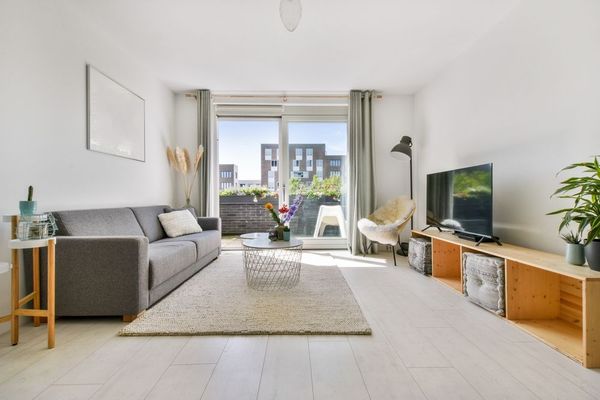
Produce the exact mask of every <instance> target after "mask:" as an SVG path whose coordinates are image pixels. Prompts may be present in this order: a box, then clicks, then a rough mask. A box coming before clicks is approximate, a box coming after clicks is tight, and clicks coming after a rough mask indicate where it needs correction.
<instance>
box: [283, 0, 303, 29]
mask: <svg viewBox="0 0 600 400" xmlns="http://www.w3.org/2000/svg"><path fill="white" fill-rule="evenodd" d="M279 15H280V16H281V22H283V25H284V26H285V29H287V30H288V31H290V32H294V31H295V30H296V28H297V27H298V24H299V23H300V18H302V4H300V0H281V2H280V3H279Z"/></svg>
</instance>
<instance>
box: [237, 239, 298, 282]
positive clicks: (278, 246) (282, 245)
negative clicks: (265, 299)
mask: <svg viewBox="0 0 600 400" xmlns="http://www.w3.org/2000/svg"><path fill="white" fill-rule="evenodd" d="M250 235H255V236H250ZM243 236H246V238H244V237H243ZM242 239H244V240H243V241H242V248H243V254H244V269H245V271H246V282H247V283H248V286H249V287H251V288H252V289H256V290H280V289H290V288H292V287H294V286H296V285H297V284H298V282H299V281H300V267H301V265H302V246H303V244H304V243H303V242H302V240H298V239H291V240H289V241H284V240H278V241H275V242H274V241H271V240H269V238H268V235H267V234H246V235H242Z"/></svg>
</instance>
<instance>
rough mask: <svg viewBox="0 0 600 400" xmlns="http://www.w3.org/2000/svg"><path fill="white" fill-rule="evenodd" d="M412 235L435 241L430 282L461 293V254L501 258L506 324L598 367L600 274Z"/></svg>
mask: <svg viewBox="0 0 600 400" xmlns="http://www.w3.org/2000/svg"><path fill="white" fill-rule="evenodd" d="M412 236H413V237H427V238H430V239H431V267H432V273H431V274H432V277H433V278H434V279H437V280H439V281H440V282H442V283H444V284H446V285H448V286H449V287H451V288H452V289H454V290H456V291H457V292H460V293H462V292H463V273H462V270H463V269H462V254H463V252H465V251H468V252H476V253H481V254H487V255H491V256H495V257H499V258H503V259H504V261H505V268H506V273H505V285H504V287H505V295H506V319H507V320H508V321H510V322H512V323H514V324H515V325H516V326H518V327H519V328H521V329H523V330H525V331H526V332H528V333H529V334H531V335H533V336H535V337H537V338H538V339H540V340H541V341H543V342H544V343H546V344H548V345H549V346H551V347H553V348H555V349H556V350H558V351H560V352H561V353H563V354H565V355H567V356H568V357H570V358H572V359H574V360H576V361H578V362H580V363H582V364H583V365H584V366H585V367H587V368H598V367H600V272H596V271H592V270H591V269H589V268H588V267H577V266H574V265H570V264H568V263H567V262H566V261H565V260H564V257H563V256H560V255H556V254H550V253H544V252H541V251H537V250H531V249H526V248H523V247H518V246H513V245H510V244H506V243H503V245H502V246H498V245H497V244H495V243H482V244H480V245H479V246H476V243H475V242H471V241H468V240H464V239H459V238H458V237H456V236H454V235H453V234H452V233H449V232H438V231H433V230H431V231H425V232H423V231H417V230H413V231H412Z"/></svg>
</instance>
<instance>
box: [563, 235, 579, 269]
mask: <svg viewBox="0 0 600 400" xmlns="http://www.w3.org/2000/svg"><path fill="white" fill-rule="evenodd" d="M560 237H561V238H562V239H563V240H564V241H565V243H566V244H567V247H566V248H565V259H566V260H567V262H568V263H569V264H573V265H578V266H582V265H583V264H585V253H584V249H583V248H584V246H583V244H582V243H581V234H580V233H579V232H568V233H564V234H561V235H560Z"/></svg>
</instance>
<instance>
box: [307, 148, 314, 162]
mask: <svg viewBox="0 0 600 400" xmlns="http://www.w3.org/2000/svg"><path fill="white" fill-rule="evenodd" d="M312 157H313V149H312V147H309V148H307V149H306V159H307V160H312Z"/></svg>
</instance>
